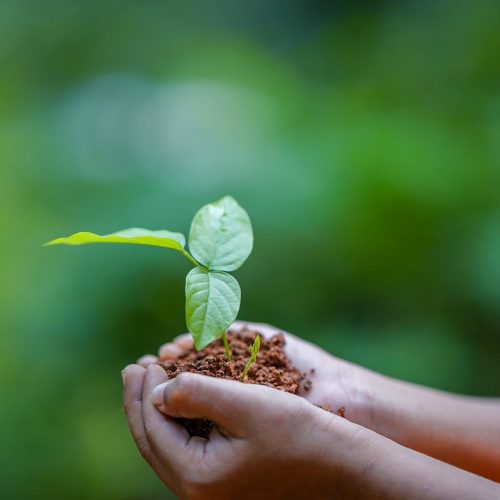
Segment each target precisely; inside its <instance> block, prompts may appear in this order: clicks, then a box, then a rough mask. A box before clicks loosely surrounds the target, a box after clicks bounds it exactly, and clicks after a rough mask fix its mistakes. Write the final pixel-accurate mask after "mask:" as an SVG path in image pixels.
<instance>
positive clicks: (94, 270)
mask: <svg viewBox="0 0 500 500" xmlns="http://www.w3.org/2000/svg"><path fill="white" fill-rule="evenodd" d="M499 23H500V9H499V8H498V2H496V1H495V0H491V1H477V2H470V1H465V0H463V1H462V0H458V1H441V2H433V1H430V0H429V1H425V0H424V1H406V2H391V1H385V2H361V1H358V2H345V3H344V2H319V1H305V0H304V1H299V0H289V1H286V2H285V1H275V2H269V1H264V0H256V1H252V2H231V1H229V0H225V1H219V2H204V1H201V0H198V1H196V0H186V1H184V2H170V1H163V2H161V1H150V2H133V1H128V0H122V1H120V2H113V1H110V2H100V1H97V0H85V1H71V2H59V1H55V0H48V1H45V2H35V1H23V0H21V1H14V0H7V1H3V2H1V3H0V35H1V40H2V43H1V44H0V68H1V73H0V234H1V240H0V241H1V245H0V262H1V264H0V266H1V267H0V268H1V279H0V313H1V330H0V422H1V426H0V442H1V448H0V471H1V472H0V491H1V493H0V496H1V497H2V498H8V499H26V498H51V499H59V498H61V499H67V498H72V499H80V498H81V499H87V498H93V499H139V498H140V499H148V498H157V497H158V496H159V495H164V494H165V493H164V488H163V486H162V485H161V484H160V483H159V481H158V480H156V478H155V476H154V475H153V473H152V472H150V471H149V469H148V468H147V466H146V465H145V464H143V462H142V460H141V459H140V457H139V455H138V453H137V452H136V450H135V448H134V445H133V443H132V440H131V438H130V437H129V434H128V430H127V428H126V425H125V420H124V417H123V415H122V411H121V380H120V370H121V368H122V367H123V366H125V365H126V364H127V363H130V362H132V361H134V360H135V359H136V358H137V357H138V356H139V355H141V354H142V353H145V352H152V351H155V349H156V347H157V346H158V345H159V344H161V343H163V342H165V341H166V340H168V339H170V338H172V337H173V336H175V335H176V334H178V333H181V332H183V331H184V329H185V326H184V312H183V300H184V298H183V286H184V281H183V280H184V276H185V273H186V270H187V268H188V264H187V262H185V261H184V259H182V257H180V256H178V255H176V254H175V253H172V252H169V251H167V250H165V251H162V250H161V249H152V248H139V247H131V248H125V247H123V248H121V247H115V248H114V247H104V246H95V247H84V248H51V249H47V248H42V247H41V244H42V243H43V242H45V241H47V240H49V239H51V238H53V237H56V236H59V235H62V234H70V233H72V232H75V231H78V230H89V231H95V232H97V233H106V232H111V231H114V230H117V229H120V228H122V227H130V226H145V227H150V228H151V229H160V228H168V229H171V230H178V231H182V232H185V233H186V232H187V230H188V224H189V221H190V220H191V217H192V215H193V213H194V212H195V211H196V210H197V209H198V208H199V207H200V206H201V205H202V204H204V203H206V202H209V201H213V200H215V199H217V198H218V197H220V196H222V195H224V194H232V195H234V196H235V197H236V198H237V199H238V200H239V201H240V202H241V204H242V205H243V206H244V207H245V208H246V209H247V210H248V211H249V213H250V214H251V216H252V220H253V223H254V229H255V234H256V245H255V251H254V253H253V255H252V257H251V258H250V260H249V261H248V262H247V263H246V264H245V266H244V267H243V268H242V269H241V270H240V271H238V272H237V277H238V280H239V281H240V283H241V285H242V290H243V303H242V309H241V313H240V317H241V318H247V319H250V320H256V321H264V322H269V323H273V324H276V325H278V326H281V327H282V328H285V329H287V330H290V331H293V332H295V333H297V334H299V335H301V336H303V337H304V338H307V339H310V340H312V341H314V342H317V343H319V344H320V345H322V346H323V347H325V348H326V349H328V350H329V351H331V352H333V353H335V354H336V355H339V356H342V357H345V358H347V359H350V360H353V361H355V362H358V363H362V364H364V365H365V366H368V367H371V368H373V369H376V370H379V371H381V372H383V373H387V374H389V375H392V376H396V377H401V378H404V379H407V380H412V381H415V382H418V383H423V384H429V385H431V386H434V387H439V388H443V389H447V390H453V391H460V392H466V393H474V394H481V395H496V396H499V395H500V388H499V382H498V381H499V380H500V362H499V360H500V342H499V341H500V309H499V299H500V288H499V283H500V224H499V221H500V140H499V135H500V92H499V88H500V86H499V84H500V65H499V63H498V47H499V46H500V31H499V30H498V26H499Z"/></svg>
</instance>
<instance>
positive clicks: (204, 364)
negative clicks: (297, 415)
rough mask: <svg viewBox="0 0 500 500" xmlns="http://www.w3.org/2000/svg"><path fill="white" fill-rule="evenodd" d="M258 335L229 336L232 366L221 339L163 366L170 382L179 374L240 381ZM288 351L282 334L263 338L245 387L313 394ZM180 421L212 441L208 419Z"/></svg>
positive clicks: (248, 331)
mask: <svg viewBox="0 0 500 500" xmlns="http://www.w3.org/2000/svg"><path fill="white" fill-rule="evenodd" d="M258 333H259V332H258V331H255V330H253V329H250V328H244V329H243V330H241V331H238V332H234V331H231V330H230V331H229V332H228V341H229V346H230V348H231V356H232V360H231V362H227V361H226V355H225V350H224V345H223V343H222V340H220V339H219V340H217V341H215V342H212V343H211V344H210V345H208V346H207V347H205V349H202V350H201V351H196V350H195V349H194V347H192V348H191V349H189V350H187V351H186V352H185V353H183V354H182V355H181V356H179V358H177V360H175V361H167V362H163V363H160V365H161V366H162V367H163V368H164V370H165V371H166V372H167V375H168V377H169V378H174V377H176V376H177V375H179V373H183V372H191V373H201V374H203V375H209V376H211V377H217V378H225V379H229V380H237V381H240V378H241V373H242V372H243V369H244V367H245V365H246V363H247V361H248V359H249V357H250V354H249V352H248V346H250V345H251V344H252V343H253V341H254V340H255V337H256V335H257V334H258ZM284 348H285V337H284V335H283V334H282V333H278V334H276V335H274V336H273V337H270V338H269V339H265V338H264V337H263V336H262V335H261V340H260V352H259V354H258V356H257V360H256V362H255V363H254V364H253V365H252V367H251V368H250V370H249V372H248V376H247V379H246V380H245V382H244V383H247V384H261V385H267V386H269V387H273V388H275V389H279V390H280V391H285V392H290V393H292V394H297V393H298V392H299V389H302V390H304V391H308V390H310V388H311V381H310V379H308V377H307V375H306V374H304V373H302V372H301V371H299V370H297V368H295V367H294V366H293V364H292V363H291V362H290V360H289V359H288V358H287V357H286V354H285V349H284ZM178 421H179V422H180V423H182V425H184V427H185V428H186V429H187V431H188V432H189V434H190V435H191V436H199V437H204V438H208V436H209V434H210V431H211V430H212V428H213V426H214V424H213V422H210V421H209V420H206V419H178Z"/></svg>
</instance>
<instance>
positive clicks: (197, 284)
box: [186, 267, 241, 350]
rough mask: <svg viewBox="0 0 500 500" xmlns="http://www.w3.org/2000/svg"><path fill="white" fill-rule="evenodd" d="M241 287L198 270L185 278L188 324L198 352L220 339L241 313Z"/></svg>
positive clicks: (214, 273)
mask: <svg viewBox="0 0 500 500" xmlns="http://www.w3.org/2000/svg"><path fill="white" fill-rule="evenodd" d="M240 301H241V290H240V285H239V284H238V282H237V281H236V279H235V278H233V276H231V275H230V274H227V273H224V272H220V271H207V270H206V269H203V268H200V267H196V268H194V269H192V270H191V271H190V272H189V274H188V275H187V277H186V323H187V327H188V330H189V332H190V333H191V335H192V336H193V339H194V345H195V347H196V349H198V350H199V349H203V348H204V347H205V346H206V345H208V344H210V342H212V341H213V340H215V339H217V338H219V337H221V336H222V335H223V334H224V332H225V331H226V330H227V328H228V327H229V326H230V325H231V323H232V322H233V321H234V320H235V319H236V316H237V315H238V311H239V309H240Z"/></svg>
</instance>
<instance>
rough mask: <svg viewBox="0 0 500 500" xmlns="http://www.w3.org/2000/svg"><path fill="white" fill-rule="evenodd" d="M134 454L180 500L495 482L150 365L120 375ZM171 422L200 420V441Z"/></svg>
mask: <svg viewBox="0 0 500 500" xmlns="http://www.w3.org/2000/svg"><path fill="white" fill-rule="evenodd" d="M123 375H124V383H125V409H126V413H127V418H128V422H129V426H130V429H131V431H132V434H133V436H134V439H135V441H136V443H137V446H138V448H139V450H140V452H141V453H142V455H143V456H144V458H145V459H146V460H147V461H148V462H149V464H150V465H151V466H152V468H153V469H154V470H155V472H156V473H157V474H158V476H159V477H160V479H161V480H162V481H163V482H164V483H165V484H166V485H167V486H168V487H169V488H170V489H171V490H172V491H173V492H174V493H175V494H176V495H177V496H179V497H180V498H188V499H211V498H214V499H219V498H227V499H232V498H238V499H245V498H252V499H253V498H273V499H278V500H279V499H281V498H283V499H290V498H292V499H293V498H313V499H316V498H387V499H391V498H394V499H396V498H407V499H419V500H423V499H430V498H443V499H456V498H472V497H474V498H496V496H495V495H498V494H499V493H500V490H499V486H498V485H496V484H495V483H492V482H490V481H487V480H485V479H482V478H480V477H478V476H474V475H472V474H469V473H467V472H464V471H461V470H459V469H456V468H454V467H451V466H449V465H447V464H444V463H442V462H439V461H436V460H433V459H431V458H430V457H426V456H424V455H421V454H419V453H416V452H413V451H411V450H408V449H407V448H404V447H402V446H399V445H397V444H396V443H394V442H393V441H390V440H388V439H386V438H383V437H381V436H379V435H377V434H375V433H373V432H371V431H369V430H366V429H364V428H362V427H360V426H358V425H356V424H353V423H351V422H348V421H347V420H345V419H342V418H340V417H337V416H335V415H333V414H331V413H328V412H325V411H323V410H321V409H319V408H317V407H315V406H314V405H311V404H310V403H308V402H307V401H306V400H305V399H303V398H300V397H298V396H294V395H291V394H287V393H284V392H280V391H277V390H275V389H271V388H269V387H264V386H259V385H254V384H244V383H241V382H235V381H229V380H223V379H215V378H212V377H205V376H203V375H196V374H191V373H183V374H181V375H179V376H178V377H176V378H175V379H173V380H170V381H166V378H167V376H166V373H165V371H164V370H163V369H162V368H160V367H159V366H157V365H154V364H152V365H150V366H148V368H144V367H142V366H140V365H130V366H128V367H127V368H126V369H125V370H124V372H123ZM172 417H184V418H208V419H210V420H212V421H213V422H214V423H215V427H214V429H213V430H212V432H211V434H210V437H209V439H208V440H207V439H202V438H196V437H189V435H188V433H187V431H186V430H185V429H184V428H183V427H182V426H180V425H179V424H178V423H176V422H175V421H174V420H173V418H172Z"/></svg>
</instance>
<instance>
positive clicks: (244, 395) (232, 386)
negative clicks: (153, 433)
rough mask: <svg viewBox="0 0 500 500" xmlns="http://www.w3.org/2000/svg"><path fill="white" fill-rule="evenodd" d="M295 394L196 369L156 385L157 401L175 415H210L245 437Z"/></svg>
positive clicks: (237, 434) (235, 435)
mask: <svg viewBox="0 0 500 500" xmlns="http://www.w3.org/2000/svg"><path fill="white" fill-rule="evenodd" d="M277 397H278V398H282V397H283V398H293V399H295V398H296V396H292V395H291V394H287V393H283V392H280V391H277V390H276V389H271V388H270V387H265V386H261V385H254V384H245V383H242V382H237V381H234V380H224V379H218V378H214V377H207V376H205V375H199V374H194V373H182V374H180V375H178V376H177V377H176V378H174V379H172V380H169V381H167V382H164V383H163V384H160V385H158V386H156V387H155V389H154V392H153V403H154V404H155V405H156V406H158V407H160V408H161V410H162V411H163V412H164V413H165V414H167V415H169V416H171V417H183V418H207V419H209V420H211V421H212V422H214V423H215V424H216V425H217V426H218V427H220V428H222V429H224V430H225V431H226V432H227V433H229V434H230V435H232V436H233V437H245V436H246V435H247V434H248V431H249V430H251V429H252V428H253V427H254V426H255V425H258V422H259V421H260V420H261V418H262V417H263V416H264V415H265V413H266V411H267V412H268V411H269V410H271V411H272V409H273V408H276V407H278V406H280V404H282V403H278V402H277V401H276V398H277Z"/></svg>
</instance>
